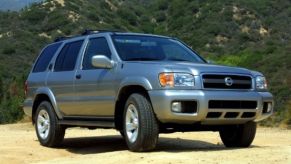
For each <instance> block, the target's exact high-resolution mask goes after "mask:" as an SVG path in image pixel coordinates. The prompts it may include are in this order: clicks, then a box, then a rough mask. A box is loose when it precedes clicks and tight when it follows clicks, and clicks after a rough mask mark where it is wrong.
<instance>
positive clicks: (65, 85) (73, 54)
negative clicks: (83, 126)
mask: <svg viewBox="0 0 291 164" xmlns="http://www.w3.org/2000/svg"><path fill="white" fill-rule="evenodd" d="M83 42H84V41H83V40H76V41H72V42H68V43H66V44H65V45H64V46H63V48H62V50H61V51H60V53H59V55H58V56H57V58H56V60H55V64H54V68H53V70H52V71H51V72H50V73H49V74H48V77H47V85H48V86H49V87H50V89H51V90H52V92H53V93H54V95H55V98H56V101H57V105H58V108H59V110H60V111H61V112H62V114H63V115H64V116H70V115H75V114H78V112H79V111H78V109H76V108H74V102H75V97H74V80H75V75H76V69H75V68H76V63H77V59H78V56H79V54H80V52H81V51H80V49H81V48H82V45H83Z"/></svg>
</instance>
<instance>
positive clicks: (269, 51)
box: [0, 0, 291, 125]
mask: <svg viewBox="0 0 291 164" xmlns="http://www.w3.org/2000/svg"><path fill="white" fill-rule="evenodd" d="M0 24H1V26H0V75H1V76H0V99H1V103H0V123H7V122H13V121H16V120H18V119H20V118H21V117H22V112H21V108H20V107H21V104H22V100H23V96H24V94H23V83H24V81H25V79H26V76H27V74H28V72H29V70H30V67H31V64H32V63H33V61H34V59H35V58H36V56H37V55H38V53H39V51H40V49H41V48H42V47H43V46H44V45H46V44H47V43H49V42H52V40H53V39H54V38H55V37H57V36H63V35H75V34H79V33H80V32H81V31H83V30H84V29H121V30H124V31H133V32H146V33H154V34H164V35H170V36H174V37H177V38H180V39H181V40H183V41H185V42H186V43H187V44H189V45H190V46H191V47H193V49H195V50H196V51H198V52H199V53H200V54H201V55H202V56H203V57H205V58H207V59H211V60H214V61H216V62H217V63H219V64H226V65H233V66H241V67H246V68H249V69H255V70H258V71H260V72H262V73H264V74H265V75H266V77H267V79H268V82H269V88H270V91H271V92H272V93H273V94H274V95H275V98H276V104H275V109H276V113H275V115H274V116H273V117H272V118H271V119H269V120H268V121H265V122H264V124H265V125H279V124H282V123H283V124H289V125H290V124H291V96H290V95H291V55H290V52H291V42H290V39H291V28H290V24H291V2H290V1H288V0H278V1H265V0H256V1H253V0H237V1H234V0H230V1H222V0H219V1H215V0H209V1H200V0H199V1H190V0H170V1H168V0H147V1H145V0H100V1H95V0H88V1H81V0H70V1H69V0H65V1H64V0H55V1H46V2H44V3H42V4H34V5H32V6H30V7H29V8H25V9H23V10H21V11H20V12H1V13H0Z"/></svg>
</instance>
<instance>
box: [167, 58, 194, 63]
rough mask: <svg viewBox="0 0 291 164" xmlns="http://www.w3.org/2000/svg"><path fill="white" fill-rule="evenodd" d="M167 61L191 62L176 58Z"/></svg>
mask: <svg viewBox="0 0 291 164" xmlns="http://www.w3.org/2000/svg"><path fill="white" fill-rule="evenodd" d="M167 60H170V61H187V62H191V61H189V60H185V59H178V58H168V59H167Z"/></svg>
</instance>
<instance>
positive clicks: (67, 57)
mask: <svg viewBox="0 0 291 164" xmlns="http://www.w3.org/2000/svg"><path fill="white" fill-rule="evenodd" d="M82 43H83V40H81V41H76V42H71V43H67V44H66V45H65V46H64V47H63V49H62V50H61V52H60V54H59V56H58V58H57V60H56V64H55V69H54V70H55V71H72V70H74V68H75V65H76V61H77V58H78V54H79V52H80V49H81V46H82Z"/></svg>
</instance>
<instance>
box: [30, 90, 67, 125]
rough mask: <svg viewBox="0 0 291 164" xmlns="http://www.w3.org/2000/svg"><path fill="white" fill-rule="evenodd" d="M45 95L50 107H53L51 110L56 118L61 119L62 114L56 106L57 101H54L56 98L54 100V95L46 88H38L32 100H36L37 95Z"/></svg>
mask: <svg viewBox="0 0 291 164" xmlns="http://www.w3.org/2000/svg"><path fill="white" fill-rule="evenodd" d="M41 94H43V95H46V96H48V98H49V100H50V102H51V104H52V106H53V109H54V111H55V113H56V115H57V117H58V118H59V119H62V118H63V115H62V112H61V111H60V110H59V108H58V106H57V101H56V98H55V95H54V93H53V92H52V91H51V90H50V89H49V88H47V87H41V88H38V89H37V90H36V91H35V94H34V100H35V99H36V97H37V96H38V95H41Z"/></svg>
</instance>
